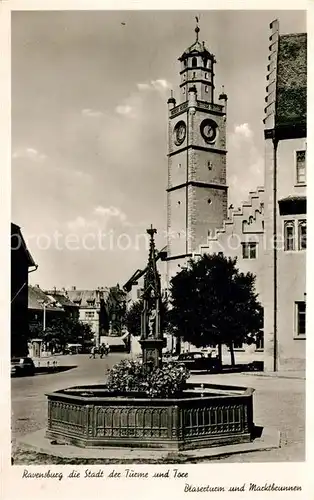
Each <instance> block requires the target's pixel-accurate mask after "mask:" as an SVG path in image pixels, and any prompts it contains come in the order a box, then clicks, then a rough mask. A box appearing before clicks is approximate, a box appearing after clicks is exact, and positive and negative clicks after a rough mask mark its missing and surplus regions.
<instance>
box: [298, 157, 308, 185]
mask: <svg viewBox="0 0 314 500" xmlns="http://www.w3.org/2000/svg"><path fill="white" fill-rule="evenodd" d="M296 170H297V184H305V183H306V158H305V151H296Z"/></svg>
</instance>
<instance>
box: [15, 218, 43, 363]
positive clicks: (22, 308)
mask: <svg viewBox="0 0 314 500" xmlns="http://www.w3.org/2000/svg"><path fill="white" fill-rule="evenodd" d="M36 269H37V265H36V264H35V262H34V260H33V258H32V256H31V254H30V253H29V251H28V249H27V246H26V243H25V241H24V238H23V235H22V232H21V228H20V227H19V226H17V225H16V224H13V223H11V356H27V354H28V338H29V326H28V274H29V273H30V272H31V271H35V270H36Z"/></svg>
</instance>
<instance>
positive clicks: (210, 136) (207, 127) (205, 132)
mask: <svg viewBox="0 0 314 500" xmlns="http://www.w3.org/2000/svg"><path fill="white" fill-rule="evenodd" d="M201 134H202V136H203V138H204V140H205V141H206V142H215V140H216V137H217V123H215V122H214V121H213V120H204V121H203V122H202V124H201Z"/></svg>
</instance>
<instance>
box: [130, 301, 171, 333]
mask: <svg viewBox="0 0 314 500" xmlns="http://www.w3.org/2000/svg"><path fill="white" fill-rule="evenodd" d="M142 310H143V299H139V300H137V301H136V302H133V304H132V305H131V307H130V309H129V310H128V311H127V313H126V315H125V324H126V327H127V329H128V331H129V332H130V333H131V334H132V335H134V336H137V335H140V334H141V315H142ZM167 326H168V310H167V302H166V301H162V303H161V328H162V330H163V331H165V329H166V328H167Z"/></svg>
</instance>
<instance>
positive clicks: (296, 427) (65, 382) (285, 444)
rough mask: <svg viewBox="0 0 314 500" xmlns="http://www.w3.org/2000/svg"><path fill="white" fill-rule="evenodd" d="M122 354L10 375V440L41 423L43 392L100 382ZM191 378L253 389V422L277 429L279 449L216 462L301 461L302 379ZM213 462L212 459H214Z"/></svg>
mask: <svg viewBox="0 0 314 500" xmlns="http://www.w3.org/2000/svg"><path fill="white" fill-rule="evenodd" d="M125 356H127V355H125V354H113V353H111V354H110V355H109V356H108V357H107V358H103V359H99V358H98V359H97V358H96V359H89V357H88V355H78V356H63V357H62V358H61V357H58V359H59V362H60V364H72V365H77V368H74V369H71V370H68V371H64V372H60V373H56V374H42V375H35V376H34V377H25V378H13V379H12V439H13V449H14V448H15V446H14V440H15V438H16V437H18V436H21V435H25V434H28V433H30V432H33V431H36V430H39V429H42V428H44V427H45V426H46V418H47V402H46V397H45V393H47V392H50V391H54V390H57V389H61V388H64V387H69V386H74V385H80V384H94V383H101V382H104V380H105V378H106V371H107V369H108V368H110V367H111V366H112V365H113V364H115V363H117V362H118V361H119V360H120V359H121V358H122V357H125ZM190 380H191V381H193V380H195V381H197V382H210V383H215V382H216V383H219V384H227V385H228V384H230V385H232V384H233V385H241V386H245V387H253V388H254V389H255V390H256V391H255V395H254V422H255V424H256V425H262V426H267V427H274V428H277V429H279V430H280V431H281V435H282V447H281V448H280V449H275V450H271V451H262V452H252V453H247V454H239V455H233V456H230V457H225V458H221V459H220V460H219V462H221V461H225V462H263V461H264V462H272V461H302V460H304V439H305V421H304V419H305V380H300V379H285V378H277V377H265V376H256V375H246V374H223V375H221V374H220V375H192V377H191V379H190ZM215 461H216V460H215Z"/></svg>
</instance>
